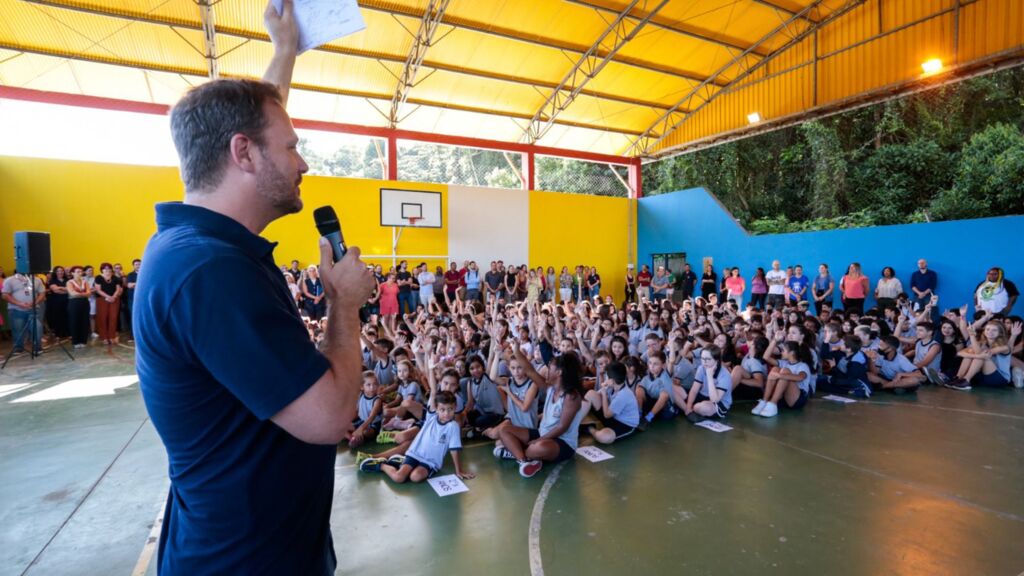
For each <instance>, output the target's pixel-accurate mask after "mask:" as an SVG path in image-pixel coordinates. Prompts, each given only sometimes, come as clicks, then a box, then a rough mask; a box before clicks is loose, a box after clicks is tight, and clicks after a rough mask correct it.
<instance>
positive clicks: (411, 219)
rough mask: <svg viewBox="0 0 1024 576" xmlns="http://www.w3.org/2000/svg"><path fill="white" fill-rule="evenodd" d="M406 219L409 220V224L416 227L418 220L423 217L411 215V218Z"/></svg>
mask: <svg viewBox="0 0 1024 576" xmlns="http://www.w3.org/2000/svg"><path fill="white" fill-rule="evenodd" d="M406 220H408V221H409V226H412V227H413V228H415V227H416V222H418V221H420V220H422V218H417V217H416V216H411V217H409V218H406Z"/></svg>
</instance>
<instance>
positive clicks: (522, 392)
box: [483, 351, 538, 458]
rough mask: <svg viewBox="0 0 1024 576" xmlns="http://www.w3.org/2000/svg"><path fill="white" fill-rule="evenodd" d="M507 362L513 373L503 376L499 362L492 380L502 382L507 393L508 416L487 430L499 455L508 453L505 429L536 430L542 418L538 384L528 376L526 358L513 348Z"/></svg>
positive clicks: (499, 388) (505, 393)
mask: <svg viewBox="0 0 1024 576" xmlns="http://www.w3.org/2000/svg"><path fill="white" fill-rule="evenodd" d="M505 363H506V364H507V365H508V370H509V372H510V373H511V376H508V377H504V376H499V375H498V366H497V363H496V362H495V363H494V364H493V365H492V368H491V374H490V378H491V380H493V381H494V382H495V383H496V384H497V385H498V390H499V391H501V393H502V394H503V395H504V396H505V399H506V402H507V405H506V406H505V417H504V419H503V420H502V421H501V422H500V423H498V424H497V425H496V426H494V427H492V428H488V429H486V430H484V432H483V434H484V436H486V437H488V438H490V439H492V440H496V442H495V446H494V455H495V456H496V457H499V458H500V457H502V456H503V455H504V452H503V449H504V446H503V445H502V443H501V439H500V437H501V429H502V428H504V427H506V426H519V427H520V428H526V429H527V430H535V429H536V428H537V421H538V414H537V386H536V385H535V384H534V383H533V380H531V379H530V378H529V377H527V375H526V368H525V366H524V365H523V363H522V360H521V359H520V358H519V357H518V356H514V355H512V353H511V351H507V353H506V356H505ZM530 367H531V368H533V369H534V370H536V369H537V368H536V366H535V365H533V364H530Z"/></svg>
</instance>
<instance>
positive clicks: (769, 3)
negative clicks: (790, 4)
mask: <svg viewBox="0 0 1024 576" xmlns="http://www.w3.org/2000/svg"><path fill="white" fill-rule="evenodd" d="M751 1H752V2H753V3H754V4H760V5H762V6H766V7H768V8H771V9H772V10H775V11H776V12H782V13H784V14H788V15H789V16H796V17H797V19H798V20H803V21H805V22H808V23H810V24H817V23H818V22H820V21H821V19H820V18H815V17H813V16H811V13H810V12H805V11H804V10H792V9H789V8H786V7H785V6H781V5H779V4H778V3H777V2H775V1H774V0H751ZM816 4H817V3H816Z"/></svg>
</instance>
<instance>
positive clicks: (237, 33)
mask: <svg viewBox="0 0 1024 576" xmlns="http://www.w3.org/2000/svg"><path fill="white" fill-rule="evenodd" d="M22 1H24V2H28V3H31V4H38V5H41V6H47V7H50V8H57V9H60V10H73V11H77V12H83V13H86V14H94V15H97V16H109V17H111V18H118V19H122V20H130V21H137V22H143V23H146V24H154V25H158V26H169V27H170V28H171V29H172V30H173V29H175V28H182V29H186V30H196V31H202V29H203V28H202V25H201V24H197V23H196V22H194V21H189V20H182V19H178V18H171V17H166V16H156V15H152V14H144V13H131V12H124V11H117V12H114V11H112V10H109V9H106V8H102V7H97V6H93V5H88V4H83V3H79V2H75V1H69V0H22ZM217 34H220V35H223V36H231V37H236V38H242V39H245V40H247V41H260V42H270V36H268V35H266V34H264V33H260V32H252V31H248V30H241V29H235V28H226V27H224V26H218V27H217ZM240 46H241V45H240ZM232 50H234V48H232ZM314 50H315V51H317V52H325V53H329V54H336V55H339V56H350V57H353V58H363V59H370V60H377V61H383V62H392V63H397V64H403V63H404V62H405V59H406V57H405V56H400V55H397V54H383V53H379V52H373V51H369V50H360V49H357V48H347V47H340V46H331V45H324V46H320V47H318V48H315V49H314ZM228 52H230V50H229V51H228ZM225 54H227V52H225V53H223V54H220V55H219V56H220V57H223V56H224V55H225ZM423 66H425V67H427V68H432V69H434V70H439V71H442V72H450V73H452V74H458V75H460V76H470V77H474V78H483V79H486V80H497V81H499V82H508V83H510V84H519V85H522V86H533V87H536V88H544V89H553V88H555V87H556V86H558V84H557V83H556V82H550V81H546V80H540V79H536V78H522V77H519V76H513V75H509V74H502V73H499V72H494V71H491V70H482V69H475V68H464V67H460V66H454V65H451V64H445V63H442V62H435V61H430V60H427V59H424V60H423ZM581 94H583V95H584V96H589V97H592V98H598V99H601V100H608V101H611V102H620V103H622V104H630V105H634V106H644V107H647V108H653V109H657V110H667V109H668V108H669V105H668V104H664V103H661V102H657V101H654V100H645V99H642V98H637V97H635V96H622V95H619V94H610V93H607V92H601V91H597V90H583V91H582V92H581Z"/></svg>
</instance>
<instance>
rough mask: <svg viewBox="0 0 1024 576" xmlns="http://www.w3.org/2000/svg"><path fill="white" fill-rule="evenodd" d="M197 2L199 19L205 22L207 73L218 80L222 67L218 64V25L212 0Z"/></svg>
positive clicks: (204, 38)
mask: <svg viewBox="0 0 1024 576" xmlns="http://www.w3.org/2000/svg"><path fill="white" fill-rule="evenodd" d="M196 4H198V5H199V20H200V22H202V24H203V43H204V44H205V47H206V54H205V57H206V68H207V75H208V76H209V77H210V79H211V80H216V79H217V78H219V77H220V68H219V66H218V64H217V58H218V56H217V25H216V24H215V21H214V16H213V4H211V3H210V0H196Z"/></svg>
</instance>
